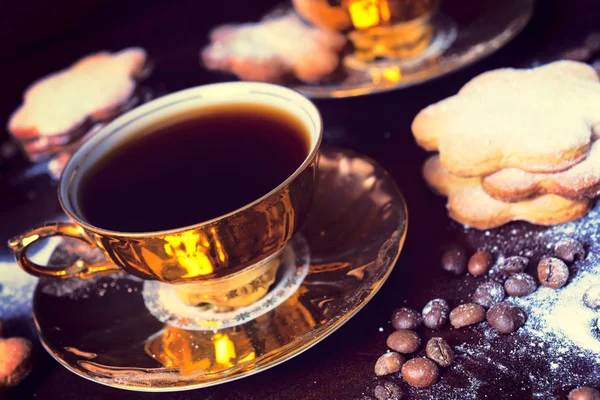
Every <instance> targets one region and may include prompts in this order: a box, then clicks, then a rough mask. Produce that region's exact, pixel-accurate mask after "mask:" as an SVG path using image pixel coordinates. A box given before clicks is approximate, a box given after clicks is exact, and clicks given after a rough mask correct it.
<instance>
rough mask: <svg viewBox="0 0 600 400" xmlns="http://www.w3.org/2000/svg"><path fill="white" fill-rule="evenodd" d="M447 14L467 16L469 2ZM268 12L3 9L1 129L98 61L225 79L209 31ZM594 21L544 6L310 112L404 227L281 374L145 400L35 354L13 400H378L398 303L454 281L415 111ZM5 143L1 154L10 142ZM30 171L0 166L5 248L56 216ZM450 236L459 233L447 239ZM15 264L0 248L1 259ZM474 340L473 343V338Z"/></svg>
mask: <svg viewBox="0 0 600 400" xmlns="http://www.w3.org/2000/svg"><path fill="white" fill-rule="evenodd" d="M447 3H451V1H448V2H447ZM455 3H457V4H459V5H458V6H465V4H467V3H468V2H464V1H459V0H456V1H455ZM274 5H275V3H274V2H272V1H263V0H251V1H230V0H220V1H215V2H208V1H205V0H195V1H169V2H167V1H162V2H159V1H146V2H129V1H127V2H123V1H94V0H89V1H66V0H54V1H41V0H38V1H21V2H17V1H10V2H8V1H6V2H4V4H3V5H2V12H1V13H0V14H1V15H0V49H1V51H0V71H1V72H2V92H1V95H0V121H7V119H8V116H9V115H10V113H11V112H12V111H13V110H14V109H15V108H16V107H17V106H18V105H19V103H20V97H21V93H22V92H23V90H24V89H25V88H26V87H27V86H28V85H29V84H30V83H31V82H32V81H33V80H35V79H38V78H39V77H41V76H43V75H45V74H47V73H49V72H53V71H56V70H59V69H62V68H65V67H66V66H68V65H70V64H71V63H73V62H74V61H75V60H77V59H78V58H80V57H82V56H84V55H86V54H89V53H91V52H95V51H99V50H120V49H122V48H124V47H128V46H142V47H144V48H145V49H146V50H147V51H148V53H149V55H150V56H151V57H152V58H153V60H154V63H155V69H154V72H153V74H152V75H151V77H150V78H149V80H148V81H147V82H146V84H147V85H148V86H150V87H151V88H152V89H153V90H155V91H156V92H158V93H165V92H171V91H174V90H178V89H182V88H185V87H190V86H195V85H200V84H203V83H207V82H213V81H215V80H226V79H230V78H229V77H226V76H221V75H214V74H210V73H207V72H206V71H204V70H203V69H202V68H201V67H200V64H199V50H200V48H201V47H202V46H203V45H204V44H205V41H206V37H207V33H208V31H209V29H210V28H212V27H214V26H215V25H218V24H221V23H225V22H245V21H252V20H256V19H258V18H259V17H260V16H261V15H263V14H264V13H265V12H266V11H268V10H270V9H271V8H272V7H273V6H274ZM598 21H600V1H598V0H587V1H585V0H577V1H576V0H543V1H538V3H537V6H536V10H535V14H534V18H533V20H532V21H531V23H530V24H529V25H528V27H527V28H526V29H525V31H524V32H523V33H521V34H520V35H519V36H518V37H517V38H516V39H515V40H513V41H512V42H511V43H510V44H509V45H507V46H506V47H504V48H503V49H502V50H500V51H499V52H497V53H496V54H494V55H492V56H491V57H489V58H487V59H485V60H483V61H481V62H478V63H476V64H475V65H472V66H470V67H468V68H465V69H463V70H461V71H459V72H456V73H454V74H451V75H449V76H446V77H443V78H440V79H437V80H435V81H432V82H429V83H426V84H423V85H420V86H417V87H414V88H410V89H406V90H402V91H397V92H391V93H386V94H382V95H376V96H368V97H362V98H356V99H346V100H322V101H317V102H316V104H317V105H318V107H319V108H320V110H321V112H322V114H323V118H324V124H325V127H326V129H325V143H327V144H332V145H338V146H344V147H350V148H352V149H354V150H357V151H359V152H361V153H364V154H367V155H369V156H371V157H373V158H374V159H376V160H377V161H378V162H379V163H381V164H382V165H383V166H384V167H385V168H386V169H388V170H389V171H390V173H391V174H392V175H393V176H394V178H395V179H396V181H397V182H398V185H399V187H400V189H401V190H402V191H403V193H404V194H405V196H406V200H407V203H408V208H409V215H410V223H409V233H408V237H407V242H406V245H405V248H404V250H403V253H402V255H401V257H400V260H399V262H398V265H397V267H396V269H395V270H394V272H393V273H392V276H391V277H390V280H389V281H388V282H387V283H386V285H384V288H383V289H382V291H381V292H380V293H379V294H378V295H377V296H376V297H375V298H374V299H373V301H372V302H371V303H370V304H369V305H368V306H367V307H366V308H365V309H364V310H362V311H361V312H360V313H359V314H358V315H357V316H356V317H355V318H353V319H352V320H351V321H350V322H349V323H348V324H346V325H344V326H343V327H342V328H341V329H340V330H339V331H337V332H335V333H334V334H333V335H332V336H330V337H329V338H327V339H326V340H324V341H323V342H321V343H320V344H318V345H317V346H315V347H314V348H312V349H310V350H309V351H307V352H305V353H304V354H302V355H300V356H298V357H296V358H294V359H293V360H290V361H288V362H286V363H284V364H283V365H281V366H278V367H276V368H274V369H271V370H269V371H267V372H265V373H261V374H258V375H255V376H252V377H249V378H246V379H243V380H240V381H236V382H235V383H230V384H225V385H220V386H217V387H215V388H209V389H202V390H196V391H192V392H181V393H172V394H143V393H135V392H124V391H118V390H116V389H111V388H106V387H103V386H101V385H98V384H94V383H91V382H87V381H85V380H84V379H82V378H79V377H77V376H75V375H74V374H72V373H70V372H68V371H66V370H65V369H64V368H62V367H60V366H59V365H58V364H57V363H56V362H54V361H53V360H52V359H50V357H49V356H48V355H47V354H46V353H45V352H44V351H43V349H41V348H40V346H39V345H38V356H37V360H36V368H35V369H34V372H33V374H32V376H31V377H30V378H28V379H27V380H26V381H25V382H24V383H23V384H22V385H21V386H19V387H18V388H16V389H14V390H12V391H10V392H8V394H7V398H14V399H28V398H32V397H35V398H38V399H51V398H63V399H81V398H89V399H100V398H110V397H113V398H119V399H120V398H125V399H141V398H144V399H150V398H151V399H158V398H160V399H166V398H173V399H206V400H208V399H211V400H213V399H232V400H233V399H372V398H373V397H372V392H373V388H374V387H375V385H376V383H377V382H380V381H378V380H376V379H375V378H374V375H373V372H372V368H373V364H374V362H375V360H376V359H377V357H378V356H379V355H380V354H381V353H382V352H384V351H385V337H386V335H387V334H388V333H389V332H390V331H391V328H390V326H389V324H388V320H389V316H390V314H391V311H392V310H393V309H394V308H395V307H397V306H399V305H401V304H404V303H406V304H408V305H410V306H414V307H416V308H419V309H420V308H421V307H422V306H423V305H424V304H425V303H426V301H427V300H429V299H431V298H432V296H433V295H434V293H432V289H431V286H432V285H431V282H438V281H440V282H441V281H444V280H447V278H448V277H447V276H446V275H443V274H442V273H441V272H440V271H439V267H438V263H439V251H440V249H441V248H442V247H443V246H444V244H447V243H448V242H452V241H459V242H460V241H464V237H463V236H462V234H461V233H460V232H459V233H456V232H457V230H456V229H455V228H456V227H455V226H454V225H451V224H450V222H449V220H448V219H447V217H446V216H445V208H444V200H443V199H440V198H437V197H435V196H433V195H432V194H431V193H430V192H429V190H428V189H427V188H426V187H425V185H424V183H423V180H422V178H421V176H420V166H421V164H422V162H423V160H424V159H425V157H426V154H425V153H424V152H422V151H421V150H418V149H417V147H416V146H415V144H414V141H413V139H412V135H411V134H410V123H411V121H412V118H413V117H414V115H416V113H417V112H418V111H419V110H420V109H421V108H423V107H424V106H426V105H427V104H430V103H432V102H434V101H438V100H440V99H441V98H444V97H446V96H448V95H451V94H453V93H455V92H456V91H457V90H458V88H460V86H461V85H462V84H464V83H465V82H466V81H467V80H469V79H470V78H471V77H473V76H475V75H476V74H478V73H481V72H482V71H485V70H489V69H493V68H498V67H504V66H515V67H525V66H531V65H533V64H536V63H542V62H546V61H549V60H552V59H556V58H560V55H561V53H562V52H563V51H564V50H565V49H567V48H569V47H570V46H573V45H576V44H579V43H580V42H581V41H582V40H583V38H584V37H585V35H586V34H587V33H589V32H590V31H592V30H594V29H598V30H600V25H599V24H598ZM3 123H4V122H3ZM0 131H1V133H0V139H1V140H0V141H2V140H4V139H5V138H6V132H5V129H1V130H0ZM24 163H25V161H24V160H23V159H22V158H20V157H18V158H17V159H15V160H13V161H12V162H11V163H9V165H4V166H2V167H0V168H1V169H0V243H5V242H6V240H7V239H8V238H9V237H10V236H12V235H15V234H17V233H20V232H22V231H24V230H25V229H27V228H29V227H31V226H33V225H37V224H39V223H41V222H43V221H45V220H47V219H51V218H55V216H56V215H58V213H59V212H60V208H59V206H58V202H57V200H56V187H55V184H53V183H52V182H51V181H50V179H49V178H47V177H45V176H40V177H37V178H35V179H31V180H27V181H25V182H22V181H18V182H17V181H15V180H14V179H12V177H13V176H14V175H15V174H17V173H18V171H19V169H20V168H22V166H23V165H24ZM449 226H450V227H453V229H450V230H449V229H448V227H449ZM459 231H460V230H459ZM9 254H10V253H9V251H8V249H6V248H4V247H2V246H0V255H2V256H3V257H7V256H8V255H9ZM461 287H462V286H461ZM465 287H467V288H468V287H469V285H466V286H465ZM438 290H439V285H438ZM466 296H467V292H459V291H457V292H456V293H455V300H457V301H460V299H464V298H465V297H466ZM6 322H7V323H6V327H7V332H6V333H7V335H8V336H11V335H20V334H23V335H27V336H29V337H31V338H32V339H33V338H34V336H33V333H32V331H31V330H30V329H29V328H27V327H28V326H30V323H31V322H30V319H29V318H28V317H23V319H19V320H12V321H6ZM379 327H384V328H385V332H384V333H380V332H379V331H378V328H379ZM468 334H475V333H473V332H471V331H467V336H468ZM448 335H449V337H450V338H451V339H452V340H451V341H452V343H453V344H457V343H460V342H461V341H464V340H467V339H468V337H467V336H465V335H463V336H461V334H460V333H457V332H456V331H453V332H449V333H448ZM523 368H524V370H523V372H522V373H523V374H527V372H528V370H533V369H535V366H533V365H527V366H524V367H523ZM444 379H446V378H444ZM448 379H450V378H448ZM395 382H396V383H399V382H400V381H399V380H398V379H396V380H395ZM490 382H491V383H490V385H489V386H488V387H485V388H484V389H483V391H484V392H485V393H486V394H488V395H489V398H498V397H495V394H497V390H498V388H499V387H502V388H503V389H504V390H503V393H504V395H503V398H506V399H509V398H519V399H520V398H530V397H531V393H530V391H529V388H528V386H527V383H526V381H525V380H523V381H521V380H519V379H515V378H514V377H513V378H511V377H490ZM399 384H400V383H399ZM568 390H570V388H568V387H565V388H564V389H562V391H561V392H560V393H559V394H562V395H563V396H565V394H566V393H567V392H568ZM411 393H413V395H412V396H413V397H412V398H425V397H426V396H427V395H426V392H411ZM429 398H431V397H429Z"/></svg>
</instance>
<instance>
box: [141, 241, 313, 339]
mask: <svg viewBox="0 0 600 400" xmlns="http://www.w3.org/2000/svg"><path fill="white" fill-rule="evenodd" d="M309 254H310V253H309V248H308V244H307V243H306V240H305V239H304V237H303V236H302V235H300V234H297V235H295V236H294V237H293V238H292V240H290V242H289V243H288V244H287V246H286V247H285V248H284V249H283V251H282V253H281V254H280V255H278V257H276V258H275V259H269V261H268V262H267V263H265V265H266V266H268V267H269V268H270V269H269V270H267V271H266V273H265V275H263V276H264V279H263V280H271V274H272V284H270V285H269V287H268V289H267V290H265V289H264V286H261V288H260V289H259V290H258V292H259V293H258V294H260V297H259V298H257V299H256V300H255V301H253V302H252V303H250V304H247V305H243V306H240V307H229V306H218V305H216V306H215V305H213V304H208V303H204V302H200V304H199V306H198V304H197V303H196V302H195V301H190V300H191V299H200V298H201V297H202V292H198V293H197V295H194V294H193V289H194V288H193V286H194V285H186V286H188V287H187V288H186V291H184V292H182V290H181V288H179V287H178V286H175V285H169V284H166V283H162V282H158V281H146V282H144V289H143V293H142V294H143V298H144V302H145V305H146V308H147V309H148V311H150V313H151V314H152V315H153V316H154V317H155V318H157V319H158V320H159V321H161V322H162V323H164V324H168V325H171V326H174V327H176V328H180V329H186V330H194V331H206V330H211V331H212V330H215V329H224V328H230V327H234V326H237V325H241V324H244V323H246V322H248V321H250V320H253V319H256V318H257V317H259V316H261V315H263V314H265V313H267V312H269V311H271V310H272V309H274V308H275V307H277V306H278V305H279V304H281V303H282V302H284V301H285V300H286V299H288V298H289V297H290V296H292V295H293V294H294V292H295V291H296V290H297V289H298V288H299V287H300V284H301V283H302V281H303V280H304V278H305V277H306V275H307V273H308V267H309V262H310V255H309ZM261 282H262V281H261ZM263 291H264V293H263ZM254 297H258V295H256V296H253V298H254ZM246 298H247V297H246ZM195 303H196V304H195Z"/></svg>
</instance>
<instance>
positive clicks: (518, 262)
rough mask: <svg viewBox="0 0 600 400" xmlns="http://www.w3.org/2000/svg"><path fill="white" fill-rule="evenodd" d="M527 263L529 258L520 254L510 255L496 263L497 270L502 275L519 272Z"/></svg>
mask: <svg viewBox="0 0 600 400" xmlns="http://www.w3.org/2000/svg"><path fill="white" fill-rule="evenodd" d="M527 264H529V258H527V257H522V256H512V257H506V258H505V259H504V260H503V261H502V262H501V263H500V265H498V270H499V271H500V272H502V273H503V274H504V275H513V274H518V273H519V272H523V271H525V268H527Z"/></svg>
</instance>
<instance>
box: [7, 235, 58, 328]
mask: <svg viewBox="0 0 600 400" xmlns="http://www.w3.org/2000/svg"><path fill="white" fill-rule="evenodd" d="M58 243H59V239H50V240H48V242H47V243H45V245H44V246H43V247H42V248H41V249H39V250H38V251H36V252H35V253H33V254H32V258H33V259H34V261H36V262H38V263H40V264H45V263H47V262H48V260H49V259H50V256H51V255H52V252H53V250H54V248H55V247H56V246H57V244H58ZM0 271H1V272H0V320H7V319H11V318H18V317H23V316H26V317H27V318H31V300H32V297H33V290H34V288H35V285H36V282H37V278H35V277H33V276H31V275H29V274H27V273H26V272H24V271H23V270H22V269H21V268H19V266H18V265H17V263H16V262H15V261H14V259H8V260H5V261H0Z"/></svg>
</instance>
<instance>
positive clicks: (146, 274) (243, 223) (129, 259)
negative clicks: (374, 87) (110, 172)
mask: <svg viewBox="0 0 600 400" xmlns="http://www.w3.org/2000/svg"><path fill="white" fill-rule="evenodd" d="M232 101H234V102H240V103H245V104H263V105H268V106H271V107H275V108H277V109H278V110H280V111H282V112H283V113H287V114H289V115H291V116H293V117H295V118H296V119H298V120H299V121H301V122H302V124H303V127H304V129H305V132H306V133H307V134H308V139H309V151H308V155H307V156H306V157H305V159H304V161H303V162H302V164H301V165H300V167H299V168H298V169H297V170H296V171H295V172H294V173H293V174H292V175H290V176H289V177H288V178H287V179H285V180H284V181H283V182H281V183H280V184H279V185H278V186H277V187H275V188H273V189H272V190H271V191H270V192H269V193H267V194H266V195H264V196H262V197H260V198H258V199H256V200H255V201H253V202H251V203H250V204H247V205H245V206H243V207H241V208H239V209H237V210H235V211H232V212H230V213H228V214H225V215H222V216H220V217H217V218H214V219H212V220H209V221H198V223H197V224H195V225H191V226H185V227H174V228H173V229H169V230H164V231H157V232H144V233H130V232H118V231H111V230H107V229H103V228H102V227H101V226H94V225H92V224H90V223H89V222H88V221H86V219H85V218H84V217H83V215H82V213H81V210H80V209H79V208H78V205H77V199H78V197H77V193H78V188H79V185H80V184H81V177H82V175H83V174H84V173H85V171H87V170H88V169H89V168H90V167H92V166H93V165H94V163H95V162H97V161H98V160H100V159H101V158H102V156H103V155H105V154H107V152H109V151H110V150H111V149H114V148H115V147H116V146H118V145H119V144H121V143H124V141H125V140H126V139H127V138H128V137H130V135H132V134H134V133H136V132H137V133H139V132H140V130H143V128H144V127H146V126H152V124H153V123H157V122H158V121H164V120H165V119H167V120H168V118H169V116H171V115H172V116H176V115H180V114H181V112H183V111H185V110H195V109H199V108H202V107H204V106H215V105H220V104H223V105H226V104H228V103H230V102H232ZM321 139H322V122H321V117H320V114H319V112H318V110H317V108H316V107H315V106H314V104H313V103H311V102H310V101H309V100H308V99H306V98H305V97H304V96H302V95H301V94H299V93H298V92H295V91H293V90H290V89H287V88H284V87H281V86H277V85H271V84H264V83H251V82H232V83H218V84H212V85H206V86H199V87H195V88H191V89H187V90H183V91H180V92H176V93H173V94H170V95H167V96H164V97H161V98H159V99H156V100H154V101H151V102H149V103H146V104H144V105H142V106H141V107H138V108H136V109H134V110H132V111H130V112H128V113H126V114H124V115H123V116H121V117H119V118H117V119H115V120H114V121H113V122H111V123H110V124H108V125H106V126H105V127H104V128H102V129H101V130H100V131H99V132H97V133H96V134H95V135H94V136H93V137H92V138H91V139H90V140H89V141H87V142H86V143H85V144H83V145H82V146H81V147H80V148H79V149H78V150H77V151H76V152H75V153H74V154H73V156H72V157H71V159H70V160H69V162H68V163H67V165H66V166H65V169H64V172H63V174H62V177H61V180H60V182H59V187H58V197H59V201H60V204H61V207H62V209H63V210H64V212H65V213H66V214H67V216H68V217H69V219H70V220H71V222H70V223H62V222H54V223H48V224H45V225H43V226H40V227H37V228H34V229H31V230H29V231H28V232H26V233H24V234H23V235H20V236H18V237H15V238H13V239H11V240H10V241H9V245H10V247H11V248H12V249H13V250H14V252H15V256H16V260H17V262H18V264H19V265H20V266H21V268H23V269H24V270H25V271H26V272H28V273H29V274H32V275H35V276H38V277H46V278H62V279H66V278H72V277H78V278H84V279H85V278H89V277H91V276H93V275H96V274H101V273H113V272H118V271H124V272H126V273H129V274H131V275H135V276H137V277H139V278H142V279H146V280H158V281H161V282H164V283H167V284H173V285H176V288H177V290H178V293H179V295H180V297H181V298H182V299H183V300H184V301H185V302H186V303H188V304H201V303H206V304H210V305H213V306H217V307H221V308H231V307H239V306H244V305H247V304H250V303H252V302H254V301H256V300H257V299H259V298H260V297H262V296H263V295H264V294H265V293H266V292H267V291H268V288H269V286H270V285H271V284H272V283H273V282H274V280H275V274H276V271H277V267H278V266H279V262H280V260H279V257H280V255H281V253H282V251H283V249H284V247H285V246H286V244H287V243H288V242H289V240H290V239H291V238H292V236H293V235H294V233H295V232H296V231H297V229H298V227H299V226H301V225H302V223H303V221H304V220H305V218H306V215H307V213H308V211H309V207H310V203H311V201H312V197H313V190H314V186H315V184H316V178H317V177H316V173H317V161H318V151H319V146H320V144H321ZM199 201H200V202H201V200H199ZM53 236H62V237H66V238H70V239H75V240H79V241H81V242H83V243H85V244H87V245H89V246H91V247H94V248H98V249H100V250H101V251H102V252H103V253H104V255H105V256H106V261H102V262H100V263H93V264H92V263H89V262H87V261H85V260H84V257H81V258H79V259H78V260H77V261H76V262H75V263H73V264H72V265H67V266H50V265H49V266H43V265H39V264H36V263H35V262H34V261H32V260H31V259H30V258H29V257H28V256H27V250H28V248H29V247H30V246H31V245H32V244H33V243H35V242H36V241H39V240H43V239H47V238H50V237H53Z"/></svg>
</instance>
